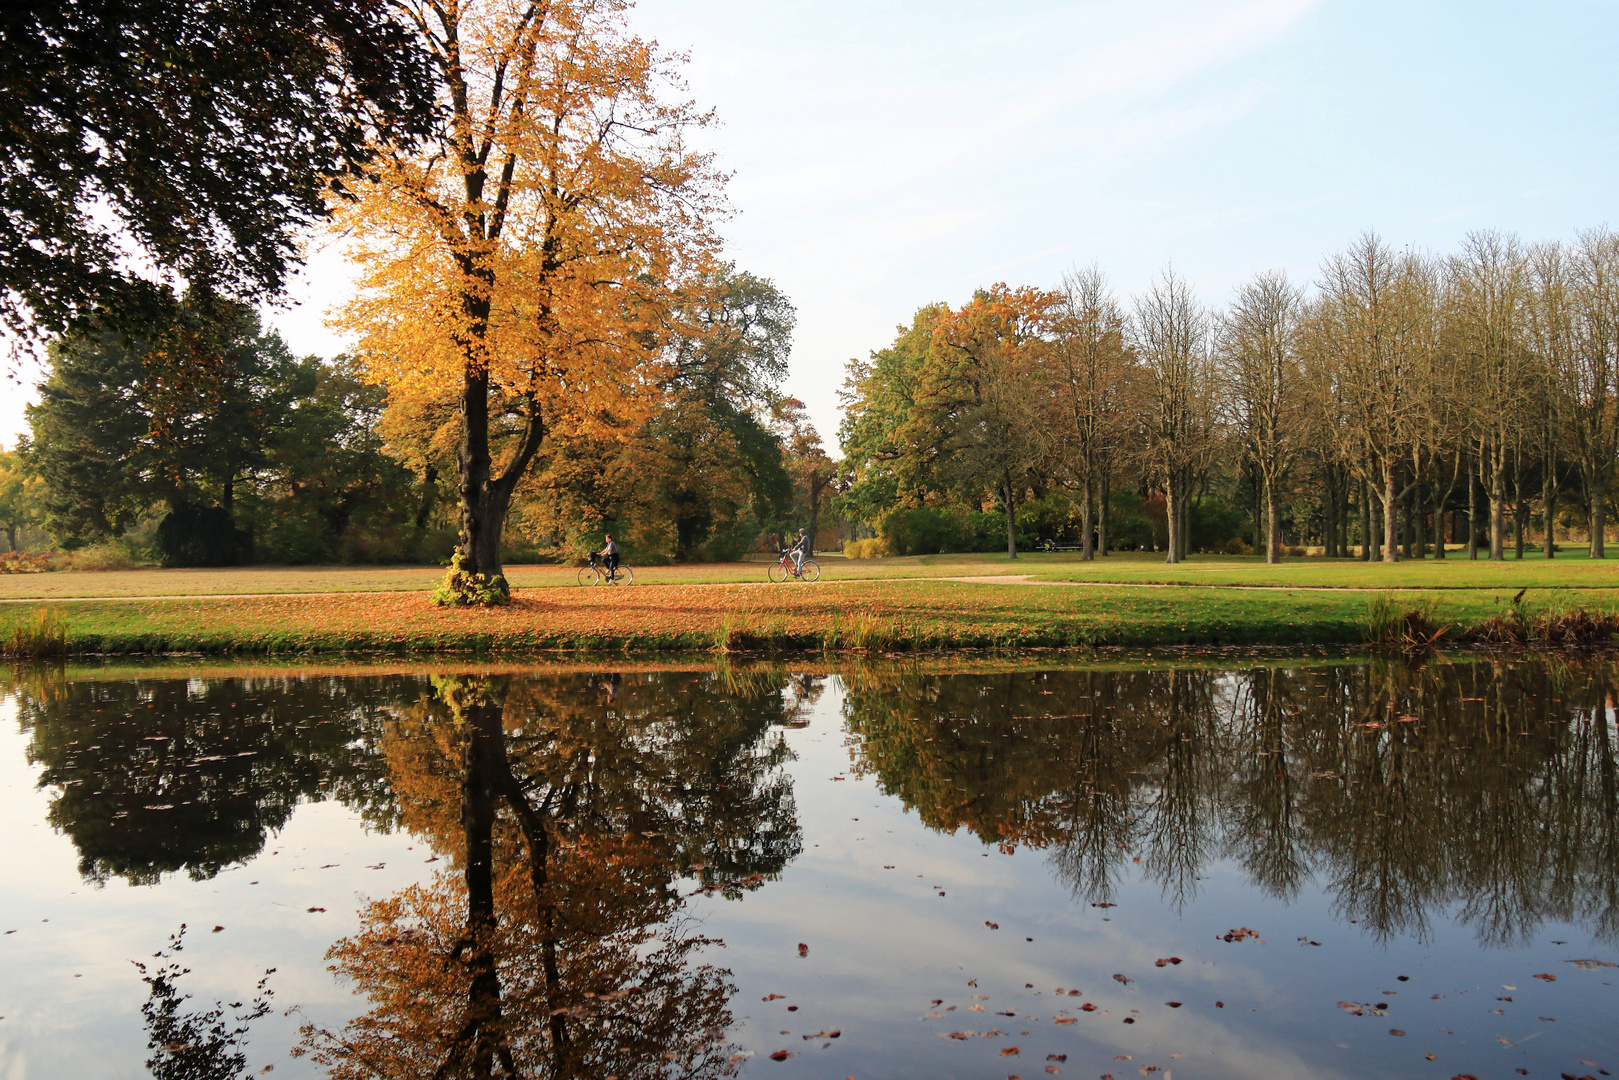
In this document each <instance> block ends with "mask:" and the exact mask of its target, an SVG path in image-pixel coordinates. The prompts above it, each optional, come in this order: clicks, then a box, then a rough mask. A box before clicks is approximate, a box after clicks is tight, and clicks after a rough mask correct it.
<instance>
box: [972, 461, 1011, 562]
mask: <svg viewBox="0 0 1619 1080" xmlns="http://www.w3.org/2000/svg"><path fill="white" fill-rule="evenodd" d="M979 490H983V489H982V488H980V489H979ZM1001 490H1002V492H1003V493H1004V494H1005V496H1006V557H1007V558H1008V559H1015V558H1017V519H1016V517H1015V515H1014V512H1013V506H1012V479H1011V477H1008V478H1007V479H1006V483H1005V487H1003V488H1002V489H1001Z"/></svg>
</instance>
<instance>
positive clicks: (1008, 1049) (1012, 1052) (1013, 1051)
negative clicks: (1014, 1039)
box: [1001, 1046, 1023, 1057]
mask: <svg viewBox="0 0 1619 1080" xmlns="http://www.w3.org/2000/svg"><path fill="white" fill-rule="evenodd" d="M1021 1053H1023V1051H1022V1050H1020V1049H1018V1048H1017V1047H1015V1046H1003V1047H1001V1057H1017V1056H1018V1055H1019V1054H1021Z"/></svg>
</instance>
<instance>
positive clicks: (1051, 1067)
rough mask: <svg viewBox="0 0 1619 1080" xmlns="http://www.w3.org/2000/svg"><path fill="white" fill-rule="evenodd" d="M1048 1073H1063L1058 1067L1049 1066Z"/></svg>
mask: <svg viewBox="0 0 1619 1080" xmlns="http://www.w3.org/2000/svg"><path fill="white" fill-rule="evenodd" d="M1046 1072H1048V1073H1060V1072H1062V1070H1061V1069H1059V1068H1057V1066H1055V1065H1047V1066H1046Z"/></svg>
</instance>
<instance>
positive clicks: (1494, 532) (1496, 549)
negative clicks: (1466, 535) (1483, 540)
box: [1489, 491, 1507, 562]
mask: <svg viewBox="0 0 1619 1080" xmlns="http://www.w3.org/2000/svg"><path fill="white" fill-rule="evenodd" d="M1489 502H1490V561H1491V562H1503V561H1505V560H1506V557H1507V545H1506V535H1505V534H1506V529H1507V514H1506V500H1505V499H1503V498H1501V495H1500V492H1499V491H1491V492H1490V493H1489Z"/></svg>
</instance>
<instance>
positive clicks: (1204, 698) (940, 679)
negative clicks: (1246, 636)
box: [845, 659, 1619, 944]
mask: <svg viewBox="0 0 1619 1080" xmlns="http://www.w3.org/2000/svg"><path fill="white" fill-rule="evenodd" d="M1612 671H1613V664H1612V662H1611V661H1609V660H1590V661H1586V662H1580V663H1571V662H1553V661H1541V660H1531V659H1519V660H1514V661H1511V662H1495V663H1490V662H1483V661H1473V662H1432V663H1427V664H1416V665H1409V664H1407V663H1406V662H1405V661H1403V660H1373V661H1369V662H1366V663H1358V664H1338V665H1323V666H1317V667H1296V668H1289V667H1278V666H1272V665H1264V664H1259V665H1254V666H1252V667H1249V668H1246V669H1243V670H1240V671H1236V672H1220V671H1213V670H1207V669H1202V668H1190V667H1184V668H1181V669H1179V670H1168V669H1163V668H1160V669H1158V670H1157V671H1151V670H1141V669H1133V668H1128V667H1125V668H1112V669H1108V668H1101V667H1097V668H1090V669H1085V670H1078V671H1066V672H1040V673H1031V674H1027V675H1010V674H1008V675H999V674H997V675H988V676H980V675H962V676H936V675H924V674H919V673H915V672H912V673H908V674H907V673H901V672H895V673H893V674H891V675H890V676H889V677H887V678H886V679H885V678H882V677H879V676H878V675H876V674H868V675H867V676H865V677H864V678H863V679H862V680H861V681H859V682H858V683H853V684H851V687H850V693H849V696H848V698H847V699H846V702H845V713H846V718H847V721H848V723H849V726H850V729H851V731H852V732H853V734H854V735H855V737H856V747H855V752H856V755H857V767H858V768H861V769H863V770H866V771H871V772H875V773H876V774H877V775H878V778H879V780H880V782H881V783H882V785H883V786H884V788H885V789H886V790H888V791H890V792H893V793H894V794H896V795H898V796H900V797H901V798H902V799H903V800H904V801H905V802H906V804H907V805H909V806H911V807H914V808H915V809H916V810H917V811H918V812H919V813H920V814H921V816H922V819H923V821H925V822H926V823H927V824H929V825H931V826H933V827H935V828H940V829H945V830H948V831H955V830H956V829H958V828H961V827H967V828H969V829H971V830H972V831H973V832H974V833H976V834H977V835H978V836H980V837H981V838H982V839H984V840H985V841H986V842H994V843H997V844H1000V845H1002V846H1003V847H1009V846H1013V845H1016V844H1020V843H1021V844H1028V845H1031V846H1035V847H1041V848H1047V849H1050V850H1051V851H1052V853H1053V854H1052V859H1053V864H1054V867H1055V869H1056V870H1057V872H1058V874H1059V875H1060V876H1061V877H1062V878H1063V879H1064V880H1065V881H1067V882H1069V883H1070V885H1071V886H1072V887H1073V889H1074V890H1075V893H1076V895H1077V896H1080V897H1081V898H1083V899H1087V900H1089V901H1091V902H1093V903H1095V902H1106V901H1108V900H1109V899H1110V898H1111V897H1112V896H1113V893H1114V890H1115V888H1116V885H1117V882H1118V881H1119V880H1120V877H1121V875H1122V874H1123V873H1124V872H1125V871H1126V870H1128V869H1130V868H1131V867H1133V865H1134V862H1133V861H1132V859H1136V860H1139V861H1140V863H1141V866H1142V871H1143V873H1144V874H1145V876H1146V877H1147V878H1148V879H1149V880H1153V881H1157V882H1158V883H1159V884H1160V885H1161V886H1162V888H1163V889H1164V891H1165V895H1166V896H1167V897H1168V898H1169V899H1170V901H1171V902H1172V903H1175V904H1181V903H1184V902H1185V901H1186V900H1187V899H1188V898H1190V897H1191V896H1192V895H1193V893H1194V890H1195V888H1196V885H1195V883H1196V880H1197V877H1198V874H1199V873H1200V872H1201V871H1202V869H1203V868H1204V867H1205V866H1206V865H1207V863H1208V862H1209V860H1210V859H1211V858H1212V857H1213V854H1214V851H1215V848H1216V843H1215V840H1216V838H1217V837H1223V850H1224V851H1225V852H1226V853H1228V854H1230V855H1231V856H1232V857H1233V858H1235V859H1236V860H1237V861H1238V862H1239V864H1240V865H1242V866H1243V867H1244V869H1245V870H1246V871H1247V873H1248V875H1249V877H1250V879H1251V880H1252V881H1253V882H1254V883H1255V884H1256V885H1258V886H1259V887H1260V888H1262V889H1264V890H1265V891H1267V892H1269V893H1271V894H1272V895H1275V896H1278V897H1281V898H1284V899H1287V898H1291V897H1293V896H1295V895H1297V893H1298V891H1299V890H1300V889H1301V888H1302V887H1303V884H1304V883H1305V882H1307V881H1308V880H1310V879H1311V878H1312V877H1313V876H1319V877H1320V878H1321V880H1323V881H1324V882H1325V886H1326V888H1327V890H1328V891H1329V892H1330V893H1331V894H1332V895H1333V898H1334V903H1335V905H1336V909H1337V911H1338V913H1339V914H1340V915H1341V916H1343V917H1344V918H1347V919H1354V920H1357V921H1358V922H1359V923H1360V924H1361V925H1362V926H1363V927H1365V928H1366V930H1367V931H1368V932H1370V933H1372V934H1373V935H1376V936H1379V937H1386V936H1389V935H1393V934H1414V935H1417V936H1422V935H1424V934H1426V933H1427V931H1428V925H1429V920H1430V919H1431V918H1432V916H1433V914H1434V913H1435V912H1436V911H1437V910H1440V909H1452V908H1453V909H1454V910H1455V911H1456V912H1457V914H1458V915H1459V917H1460V918H1461V919H1462V920H1463V921H1464V922H1466V923H1467V924H1468V925H1470V926H1472V927H1473V928H1474V931H1475V932H1476V933H1477V935H1478V937H1479V938H1480V939H1481V940H1482V941H1484V942H1486V943H1489V944H1508V943H1511V942H1514V941H1519V940H1523V939H1524V938H1526V937H1527V936H1528V935H1530V934H1532V933H1533V932H1534V930H1535V928H1536V927H1537V926H1538V925H1539V924H1540V923H1541V922H1542V921H1544V920H1547V919H1560V920H1573V921H1578V922H1580V923H1583V924H1586V925H1589V926H1590V927H1591V928H1592V929H1593V930H1594V931H1595V932H1596V933H1597V934H1598V935H1599V936H1601V937H1604V938H1606V939H1612V938H1613V937H1615V936H1616V932H1619V805H1616V798H1619V796H1616V783H1615V769H1616V757H1619V748H1616V747H1615V745H1614V732H1613V728H1612V726H1611V725H1610V724H1609V722H1608V720H1607V713H1606V711H1605V710H1606V707H1607V701H1608V697H1609V694H1610V687H1611V685H1612V681H1613V680H1612Z"/></svg>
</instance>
